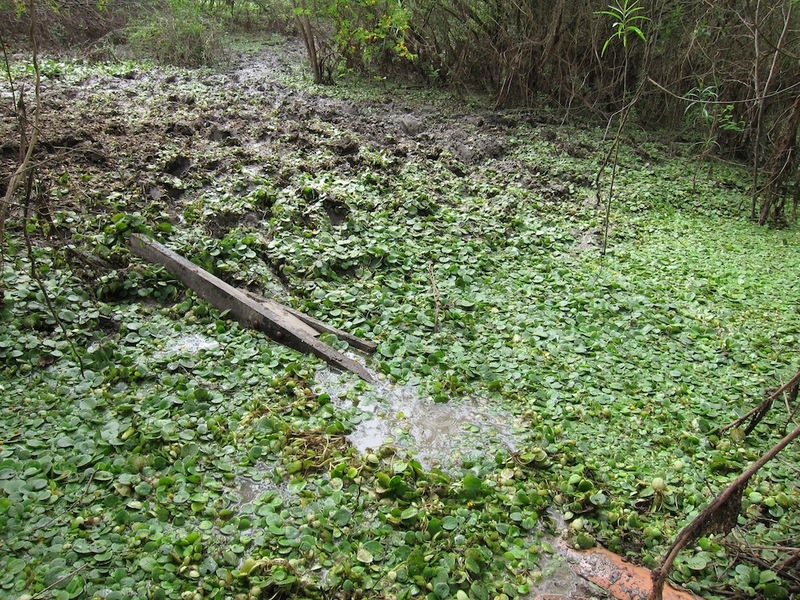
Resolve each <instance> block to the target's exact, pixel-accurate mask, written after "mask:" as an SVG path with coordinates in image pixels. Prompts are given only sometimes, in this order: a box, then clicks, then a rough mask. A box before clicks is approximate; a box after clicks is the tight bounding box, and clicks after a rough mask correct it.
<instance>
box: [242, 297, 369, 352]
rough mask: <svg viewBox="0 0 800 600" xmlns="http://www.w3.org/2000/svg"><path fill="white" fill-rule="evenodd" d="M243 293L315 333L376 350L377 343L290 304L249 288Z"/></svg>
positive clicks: (358, 346) (363, 349) (355, 346)
mask: <svg viewBox="0 0 800 600" xmlns="http://www.w3.org/2000/svg"><path fill="white" fill-rule="evenodd" d="M242 291H243V292H244V293H245V294H247V295H248V296H250V297H251V298H252V299H253V300H255V301H256V302H260V303H262V304H264V305H265V306H267V307H268V308H272V309H278V310H284V311H286V312H287V313H289V314H290V315H292V316H295V317H297V318H298V319H300V320H301V321H302V322H303V323H305V324H306V325H308V326H309V327H310V328H311V331H314V332H315V335H319V334H320V333H330V334H333V335H335V336H336V337H338V338H339V339H342V340H344V341H346V342H347V343H348V344H350V345H351V346H352V347H353V348H355V349H357V350H361V351H362V352H368V353H370V354H372V353H373V352H375V350H377V348H378V345H377V344H374V343H372V342H368V341H367V340H362V339H361V338H360V337H356V336H354V335H352V334H350V333H347V332H346V331H342V330H341V329H336V327H331V326H330V325H328V324H327V323H325V322H323V321H320V320H319V319H315V318H314V317H311V316H309V315H307V314H305V313H302V312H300V311H299V310H295V309H293V308H291V307H290V306H285V305H283V304H280V303H278V302H276V301H275V300H271V299H269V298H264V297H263V296H259V295H258V294H254V293H253V292H251V291H249V290H242Z"/></svg>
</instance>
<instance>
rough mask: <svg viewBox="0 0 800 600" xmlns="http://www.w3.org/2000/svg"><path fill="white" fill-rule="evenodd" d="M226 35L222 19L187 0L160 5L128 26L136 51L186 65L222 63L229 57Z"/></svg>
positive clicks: (130, 40) (175, 0) (157, 58)
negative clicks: (214, 17)
mask: <svg viewBox="0 0 800 600" xmlns="http://www.w3.org/2000/svg"><path fill="white" fill-rule="evenodd" d="M222 38H223V29H222V26H221V25H220V24H219V22H217V21H216V20H214V19H213V18H212V17H210V16H209V15H207V14H204V13H203V12H202V11H201V9H200V8H199V7H198V6H197V5H196V4H194V3H192V2H188V1H186V0H172V1H170V2H166V3H163V4H159V5H157V6H156V7H155V8H154V9H153V10H152V11H151V12H150V13H148V14H146V15H144V16H142V17H141V18H139V19H138V20H136V21H135V22H133V23H132V24H131V25H130V26H129V28H128V39H129V42H130V44H131V47H132V48H133V50H134V52H136V53H137V54H139V55H141V56H145V57H148V58H152V59H154V60H156V61H158V62H162V63H169V64H174V65H178V66H182V67H197V66H200V65H211V64H216V63H219V62H221V61H222V60H223V59H224V58H225V50H224V48H223V44H222Z"/></svg>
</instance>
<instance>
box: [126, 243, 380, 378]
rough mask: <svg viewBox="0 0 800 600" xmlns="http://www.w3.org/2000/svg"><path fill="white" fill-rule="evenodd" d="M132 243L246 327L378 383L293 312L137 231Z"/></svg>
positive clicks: (134, 247) (144, 254)
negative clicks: (256, 296)
mask: <svg viewBox="0 0 800 600" xmlns="http://www.w3.org/2000/svg"><path fill="white" fill-rule="evenodd" d="M130 245H131V250H132V251H133V252H134V253H135V254H137V255H139V256H141V257H142V258H144V259H146V260H149V261H150V262H153V263H156V264H159V265H162V266H164V268H166V269H167V270H168V271H169V272H170V273H172V274H173V275H175V277H177V279H178V281H180V282H181V283H183V284H184V285H185V286H187V287H189V288H191V289H192V290H194V291H195V293H196V294H197V295H198V296H200V297H201V298H203V299H204V300H206V301H207V302H209V303H210V304H212V305H213V306H215V307H216V308H218V309H219V310H223V311H229V313H230V315H231V317H233V318H234V319H236V320H237V321H238V322H239V323H241V324H242V325H244V326H245V327H250V328H254V329H260V330H261V331H264V332H265V333H266V334H267V335H269V336H270V337H271V338H273V339H274V340H276V341H278V342H280V343H281V344H284V345H286V346H289V347H290V348H293V349H294V350H297V351H299V352H304V353H307V354H313V355H314V356H317V357H319V358H321V359H322V360H324V361H325V362H326V363H328V364H329V365H331V366H333V367H336V368H338V369H342V370H345V371H350V372H351V373H354V374H356V375H358V376H359V377H361V379H363V380H364V381H366V382H368V383H375V378H374V377H373V376H372V374H371V373H370V372H369V371H368V370H367V369H366V368H365V367H364V366H362V365H361V364H359V363H357V362H356V361H354V360H352V359H351V358H348V357H347V356H345V355H344V354H342V353H341V352H339V351H337V350H335V349H333V348H331V347H330V346H328V345H327V344H324V343H322V342H321V341H319V340H318V339H317V338H316V336H315V335H312V334H311V333H309V331H308V328H309V325H307V324H306V323H303V321H301V320H300V319H298V318H297V317H296V316H294V315H292V314H290V313H289V312H287V311H285V310H280V311H278V310H275V309H274V308H270V307H269V306H268V305H265V304H263V303H261V302H258V301H256V300H253V299H252V298H250V297H248V296H247V295H246V294H244V293H243V292H242V291H240V290H238V289H236V288H235V287H233V286H232V285H230V284H227V283H225V282H224V281H222V280H221V279H219V278H218V277H215V276H214V275H212V274H211V273H209V272H208V271H205V270H204V269H202V268H201V267H199V266H198V265H196V264H194V263H193V262H190V261H188V260H186V259H185V258H184V257H182V256H181V255H180V254H178V253H176V252H173V251H172V250H170V249H169V248H167V247H166V246H164V245H163V244H159V243H158V242H156V241H153V240H150V239H148V238H146V237H143V236H141V235H138V234H133V235H131V241H130ZM284 308H285V307H284ZM312 329H313V328H312Z"/></svg>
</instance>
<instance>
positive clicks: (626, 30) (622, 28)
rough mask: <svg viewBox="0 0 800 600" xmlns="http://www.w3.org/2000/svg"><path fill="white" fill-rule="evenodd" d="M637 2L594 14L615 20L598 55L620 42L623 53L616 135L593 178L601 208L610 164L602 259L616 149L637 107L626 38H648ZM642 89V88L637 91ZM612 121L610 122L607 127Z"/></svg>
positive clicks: (625, 0)
mask: <svg viewBox="0 0 800 600" xmlns="http://www.w3.org/2000/svg"><path fill="white" fill-rule="evenodd" d="M638 4H639V1H638V0H633V2H630V1H629V0H622V1H621V2H619V1H618V2H617V4H615V5H609V7H608V10H601V11H598V12H597V13H596V14H598V15H604V16H610V17H612V18H613V19H614V23H613V25H612V28H613V33H612V34H611V35H610V36H609V37H608V38H607V39H606V41H605V43H604V44H603V49H602V50H601V52H600V55H601V56H605V53H606V50H608V47H609V46H610V45H611V43H612V42H614V41H615V40H616V41H620V42H622V52H623V61H622V98H621V99H622V108H621V109H620V110H619V111H618V112H617V113H616V115H613V116H612V117H611V119H612V120H613V118H614V116H617V115H618V116H619V125H618V127H617V132H616V134H615V136H614V141H613V142H612V144H611V147H610V148H609V150H608V152H607V153H606V156H605V159H604V160H603V163H602V165H601V166H600V169H599V170H598V171H597V176H596V177H595V189H596V190H597V205H598V206H600V204H601V197H600V180H601V178H602V176H603V173H604V172H605V170H606V167H607V166H608V164H609V162H610V163H611V179H610V180H609V183H608V193H607V195H606V206H605V215H604V219H603V246H602V249H601V255H602V256H605V254H606V249H607V248H608V230H609V226H610V223H611V201H612V199H613V197H614V183H615V181H616V177H617V167H618V166H619V146H620V140H621V137H622V130H623V129H624V127H625V123H626V122H627V120H628V117H629V115H630V113H631V110H632V109H633V106H634V105H635V104H636V98H637V96H638V94H636V95H634V97H633V98H629V97H628V68H629V63H630V44H629V42H628V40H629V38H631V37H636V38H639V39H641V41H643V42H645V43H646V42H647V38H646V37H645V34H644V32H643V31H642V29H641V27H640V24H641V23H644V22H647V21H649V20H650V19H649V17H647V16H645V15H643V14H641V11H642V10H643V9H642V7H641V6H639V5H638ZM640 89H641V88H640ZM610 124H611V121H609V125H610Z"/></svg>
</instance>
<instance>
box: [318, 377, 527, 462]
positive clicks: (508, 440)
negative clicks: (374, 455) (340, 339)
mask: <svg viewBox="0 0 800 600" xmlns="http://www.w3.org/2000/svg"><path fill="white" fill-rule="evenodd" d="M316 383H317V387H318V390H319V391H324V392H327V393H328V394H330V396H331V401H332V402H333V404H334V405H335V406H337V407H338V408H340V409H343V410H350V409H352V408H353V406H354V402H353V400H352V399H351V398H352V397H355V398H357V399H358V400H357V402H358V405H357V406H358V409H359V410H361V411H362V413H363V414H362V420H361V422H360V423H358V424H357V425H356V427H355V429H354V430H353V432H352V433H350V435H348V436H347V439H348V440H349V441H350V443H351V444H352V445H353V446H354V447H355V448H356V449H357V450H358V451H359V452H360V453H362V454H363V453H366V452H367V451H369V450H377V449H378V448H380V447H381V446H382V445H383V444H386V443H389V444H394V445H397V446H399V447H403V448H406V449H408V450H409V451H410V452H411V453H412V454H413V455H414V458H416V459H417V460H418V461H419V462H420V464H421V465H422V466H423V467H424V468H426V469H429V468H431V467H439V468H441V469H443V470H448V469H451V468H453V467H456V466H458V465H459V464H460V463H461V462H462V461H463V460H464V459H469V458H470V457H471V456H475V457H476V458H477V457H478V456H481V455H485V454H486V453H487V452H488V451H497V450H500V449H505V450H506V451H508V452H516V451H517V446H518V445H521V440H520V439H519V438H520V437H521V433H515V431H517V430H518V431H522V427H521V426H520V425H519V424H517V423H516V419H515V418H514V417H513V416H509V415H505V414H502V413H501V412H500V411H498V410H496V409H494V408H493V407H492V406H490V405H489V403H488V402H487V401H484V400H481V399H477V398H465V399H460V400H453V401H451V402H448V403H446V404H441V403H436V402H434V401H433V400H432V399H431V398H425V397H421V396H420V395H419V390H418V389H417V388H416V387H415V386H395V385H391V384H389V383H385V382H379V383H378V384H377V385H375V386H374V389H372V390H370V391H366V392H358V393H353V384H352V383H342V381H341V378H340V375H339V374H336V373H334V372H332V371H331V370H329V369H325V370H321V371H318V372H317V376H316Z"/></svg>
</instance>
